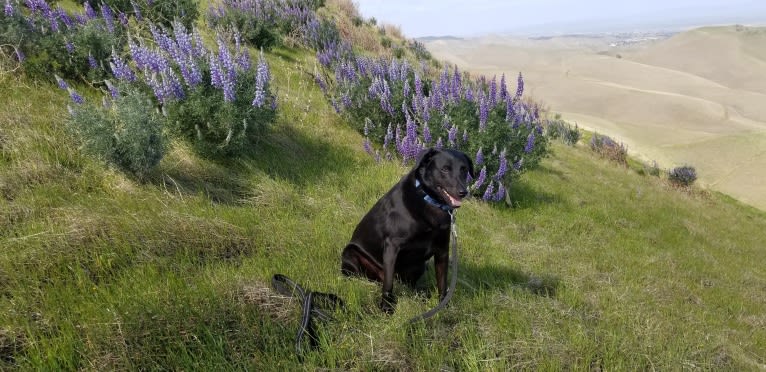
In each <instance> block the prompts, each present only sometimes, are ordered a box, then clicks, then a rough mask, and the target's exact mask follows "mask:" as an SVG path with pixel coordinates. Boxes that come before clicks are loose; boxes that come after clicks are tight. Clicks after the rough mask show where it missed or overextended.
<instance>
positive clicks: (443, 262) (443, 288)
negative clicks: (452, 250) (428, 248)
mask: <svg viewBox="0 0 766 372" xmlns="http://www.w3.org/2000/svg"><path fill="white" fill-rule="evenodd" d="M448 263H449V251H448V250H446V249H444V250H443V251H440V252H436V254H435V255H434V269H436V270H435V271H436V287H437V288H438V289H439V301H441V300H442V299H443V298H444V296H446V295H447V271H448V270H449V265H448Z"/></svg>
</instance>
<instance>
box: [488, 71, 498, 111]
mask: <svg viewBox="0 0 766 372" xmlns="http://www.w3.org/2000/svg"><path fill="white" fill-rule="evenodd" d="M496 104H497V75H494V76H492V80H490V81H489V107H495V105H496Z"/></svg>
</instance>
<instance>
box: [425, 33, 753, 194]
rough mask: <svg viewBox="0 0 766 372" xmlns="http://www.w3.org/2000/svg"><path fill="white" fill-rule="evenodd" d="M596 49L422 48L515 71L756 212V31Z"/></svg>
mask: <svg viewBox="0 0 766 372" xmlns="http://www.w3.org/2000/svg"><path fill="white" fill-rule="evenodd" d="M597 41H598V40H597V39H596V41H594V40H586V41H580V40H579V39H574V40H568V39H563V40H562V39H554V40H543V41H534V40H521V41H518V40H514V39H508V38H505V39H503V38H498V37H496V36H495V37H489V38H487V39H480V40H462V41H445V40H439V41H434V42H430V43H427V47H428V48H429V49H430V50H431V51H432V52H433V53H434V55H436V56H438V57H440V58H444V59H446V60H449V61H454V62H456V63H461V64H463V65H464V66H466V68H467V69H469V70H470V71H473V72H476V73H482V74H500V73H506V75H508V74H515V73H516V71H523V72H524V74H525V77H526V79H527V81H528V84H527V86H528V91H529V92H531V93H532V95H533V96H534V97H536V98H538V99H541V100H543V101H544V102H545V103H546V104H547V105H548V106H549V108H550V109H551V110H552V111H553V112H559V113H561V114H562V115H563V117H564V118H566V119H568V120H571V121H576V122H577V123H578V124H579V125H581V126H583V127H586V128H590V129H592V130H595V131H599V132H602V133H606V134H608V135H611V136H614V137H616V138H617V139H618V140H621V141H624V142H625V143H626V144H627V145H628V147H629V150H630V151H631V152H633V153H634V154H636V155H637V156H640V157H641V158H643V159H644V160H646V161H651V160H656V161H657V162H659V163H660V164H661V165H663V166H666V167H673V166H678V165H683V164H691V165H693V166H695V167H696V168H697V169H698V170H699V174H700V178H701V181H702V182H703V183H704V184H706V185H708V186H709V187H711V188H712V189H714V190H718V191H722V192H725V193H727V194H729V195H732V196H733V197H735V198H737V199H739V200H741V201H744V202H746V203H749V204H751V205H754V206H757V207H759V208H761V209H766V193H764V192H762V191H761V190H762V188H761V185H762V184H763V182H764V180H766V174H764V173H763V172H761V170H762V169H766V153H764V152H763V148H764V146H766V108H765V107H764V105H763V104H762V102H764V100H765V99H766V94H765V93H764V91H763V88H762V87H764V86H766V81H764V80H763V79H764V77H765V76H766V64H764V62H763V59H762V58H761V57H762V52H760V51H761V50H762V49H763V48H761V47H760V46H762V45H764V43H766V32H764V30H763V29H762V28H736V27H718V28H705V29H700V30H693V31H689V32H685V33H682V34H679V35H676V36H674V37H672V38H670V39H667V40H664V41H660V42H655V43H649V44H648V45H645V46H642V47H639V48H637V47H631V48H628V49H624V48H616V49H615V48H610V47H609V46H608V45H606V44H604V43H602V45H601V47H599V46H598V42H597ZM618 57H619V58H618Z"/></svg>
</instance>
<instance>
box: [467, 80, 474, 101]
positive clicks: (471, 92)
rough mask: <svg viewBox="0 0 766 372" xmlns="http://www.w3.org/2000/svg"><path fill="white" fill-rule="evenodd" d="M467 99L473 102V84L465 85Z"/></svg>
mask: <svg viewBox="0 0 766 372" xmlns="http://www.w3.org/2000/svg"><path fill="white" fill-rule="evenodd" d="M465 100H466V101H468V102H473V88H471V86H470V85H468V84H466V86H465Z"/></svg>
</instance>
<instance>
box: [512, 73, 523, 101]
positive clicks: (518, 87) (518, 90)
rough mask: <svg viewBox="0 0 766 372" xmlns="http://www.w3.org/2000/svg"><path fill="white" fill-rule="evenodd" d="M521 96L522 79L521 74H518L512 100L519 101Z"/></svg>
mask: <svg viewBox="0 0 766 372" xmlns="http://www.w3.org/2000/svg"><path fill="white" fill-rule="evenodd" d="M522 94H524V78H523V77H522V76H521V72H519V77H518V78H517V79H516V97H515V98H514V99H515V100H518V99H520V98H521V95H522Z"/></svg>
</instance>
